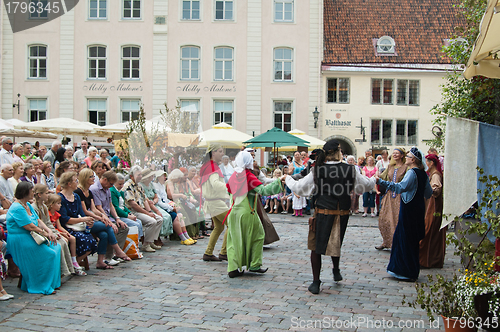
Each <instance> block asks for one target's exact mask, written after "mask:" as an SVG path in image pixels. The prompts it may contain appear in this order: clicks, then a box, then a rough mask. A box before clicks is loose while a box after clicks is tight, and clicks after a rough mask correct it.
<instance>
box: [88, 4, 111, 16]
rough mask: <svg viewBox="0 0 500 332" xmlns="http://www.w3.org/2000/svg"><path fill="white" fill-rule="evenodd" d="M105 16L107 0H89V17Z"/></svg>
mask: <svg viewBox="0 0 500 332" xmlns="http://www.w3.org/2000/svg"><path fill="white" fill-rule="evenodd" d="M107 17H108V16H107V0H89V18H90V19H100V20H104V19H106V18H107Z"/></svg>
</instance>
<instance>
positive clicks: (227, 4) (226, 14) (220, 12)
mask: <svg viewBox="0 0 500 332" xmlns="http://www.w3.org/2000/svg"><path fill="white" fill-rule="evenodd" d="M215 20H226V21H231V20H233V1H232V0H216V1H215Z"/></svg>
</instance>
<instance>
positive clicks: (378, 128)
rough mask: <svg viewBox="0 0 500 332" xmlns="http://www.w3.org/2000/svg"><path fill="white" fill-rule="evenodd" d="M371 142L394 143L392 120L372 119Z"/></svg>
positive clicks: (378, 143)
mask: <svg viewBox="0 0 500 332" xmlns="http://www.w3.org/2000/svg"><path fill="white" fill-rule="evenodd" d="M371 144H372V145H375V144H376V145H380V144H385V145H392V120H380V119H372V125H371Z"/></svg>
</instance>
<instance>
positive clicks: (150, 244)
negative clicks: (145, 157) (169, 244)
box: [123, 166, 163, 252]
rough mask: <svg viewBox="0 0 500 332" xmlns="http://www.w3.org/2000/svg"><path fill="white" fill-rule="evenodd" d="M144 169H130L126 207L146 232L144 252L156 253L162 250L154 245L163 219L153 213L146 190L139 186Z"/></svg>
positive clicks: (126, 184) (125, 190)
mask: <svg viewBox="0 0 500 332" xmlns="http://www.w3.org/2000/svg"><path fill="white" fill-rule="evenodd" d="M141 172H142V169H141V167H139V166H134V167H132V168H131V169H130V173H129V176H130V179H129V180H128V181H127V182H125V185H124V187H123V191H124V192H125V205H126V206H127V208H128V209H129V210H130V211H131V212H132V214H134V215H135V216H136V217H137V218H138V219H139V220H140V221H141V223H142V228H143V231H144V245H143V247H142V250H143V251H146V252H155V251H156V250H157V249H161V247H160V246H157V245H155V244H154V240H156V239H158V236H159V235H160V231H161V227H162V224H163V217H162V216H161V215H158V214H156V213H153V212H152V211H151V207H150V206H149V202H148V200H147V199H146V196H145V194H144V190H142V187H141V186H140V185H139V182H141V180H142V173H141Z"/></svg>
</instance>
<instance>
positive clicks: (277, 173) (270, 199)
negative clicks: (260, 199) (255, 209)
mask: <svg viewBox="0 0 500 332" xmlns="http://www.w3.org/2000/svg"><path fill="white" fill-rule="evenodd" d="M281 176H282V173H281V170H280V169H279V168H277V169H275V170H274V172H273V179H275V180H276V179H279V178H281ZM282 196H283V193H279V194H276V195H272V196H267V200H266V206H265V207H264V210H265V209H267V206H268V205H269V207H270V209H269V213H278V208H279V203H278V202H281V197H282Z"/></svg>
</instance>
